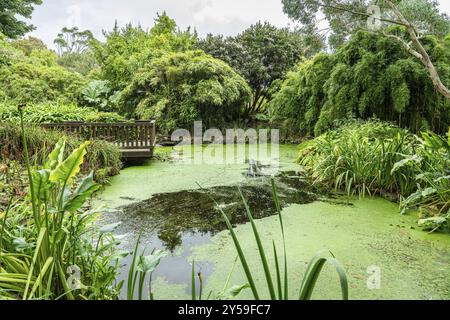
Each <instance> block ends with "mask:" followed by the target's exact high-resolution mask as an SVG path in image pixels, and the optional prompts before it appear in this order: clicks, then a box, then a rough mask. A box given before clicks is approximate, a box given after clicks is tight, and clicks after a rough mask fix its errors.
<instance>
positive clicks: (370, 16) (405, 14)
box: [282, 0, 450, 100]
mask: <svg viewBox="0 0 450 320" xmlns="http://www.w3.org/2000/svg"><path fill="white" fill-rule="evenodd" d="M282 2H283V10H284V12H285V13H287V14H288V15H289V17H291V18H292V19H295V20H298V21H299V22H300V23H302V24H303V25H305V26H308V27H309V28H310V29H311V30H316V31H317V28H318V27H317V24H318V19H319V18H320V17H321V16H322V17H325V19H326V20H328V23H329V28H326V29H327V31H331V35H330V37H329V43H330V44H331V45H332V46H336V45H339V44H342V43H343V42H344V41H345V40H346V39H347V38H348V36H349V35H350V34H352V33H354V32H355V31H356V30H358V29H363V28H369V29H370V30H371V31H376V32H379V33H383V34H385V35H388V36H389V37H391V38H392V39H395V40H396V41H398V42H399V43H401V44H402V46H403V47H404V49H405V50H406V51H407V52H408V53H409V54H411V55H413V56H414V57H416V58H417V59H418V60H419V61H420V62H421V63H422V65H423V66H424V67H425V68H426V70H427V72H428V75H429V77H430V78H431V80H432V82H433V85H434V87H435V89H436V90H437V91H438V92H439V93H440V94H442V95H443V96H444V97H446V98H447V99H449V100H450V90H449V89H448V87H447V85H446V84H444V83H443V82H442V80H441V78H440V76H439V74H438V71H437V68H436V66H435V65H434V63H433V61H432V59H431V58H430V56H429V54H428V52H427V51H426V50H425V48H424V46H423V44H422V42H421V39H422V38H423V36H425V35H437V36H444V35H445V34H447V33H448V32H450V22H449V17H448V16H447V15H446V14H442V13H440V12H439V8H438V6H439V3H438V2H437V1H436V0H359V1H354V0H282ZM393 26H395V28H393Z"/></svg>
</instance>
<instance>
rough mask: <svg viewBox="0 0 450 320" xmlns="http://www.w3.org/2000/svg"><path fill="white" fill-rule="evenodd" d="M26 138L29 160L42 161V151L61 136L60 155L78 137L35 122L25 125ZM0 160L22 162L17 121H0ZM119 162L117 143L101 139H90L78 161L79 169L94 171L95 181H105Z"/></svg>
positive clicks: (46, 151)
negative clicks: (82, 157)
mask: <svg viewBox="0 0 450 320" xmlns="http://www.w3.org/2000/svg"><path fill="white" fill-rule="evenodd" d="M26 133H27V134H26V140H27V144H28V147H29V152H30V154H31V155H32V160H33V162H36V163H39V164H42V163H43V162H44V160H45V155H46V154H49V153H50V152H51V150H53V148H54V147H55V146H56V144H57V143H58V141H59V140H60V139H61V138H64V139H65V141H66V148H65V153H64V155H65V156H67V155H68V154H69V153H70V152H72V151H73V150H75V149H76V148H77V147H78V146H79V145H80V144H81V143H82V141H81V140H80V139H79V138H77V137H74V136H69V135H66V134H62V133H61V132H56V131H50V130H45V129H42V128H40V127H38V126H35V125H27V127H26ZM0 141H2V142H3V143H2V144H1V145H0V163H3V165H6V166H7V167H9V164H10V161H11V160H15V161H17V163H19V164H24V152H23V151H24V149H23V143H22V138H21V133H20V128H19V126H18V125H17V124H14V123H11V122H3V123H0ZM121 166H122V163H121V160H120V150H119V148H118V147H116V146H114V145H112V144H110V143H107V142H105V141H101V140H95V141H92V143H91V145H90V147H89V150H88V152H87V154H86V159H85V162H84V163H83V164H82V167H81V170H82V172H83V173H88V172H91V171H94V178H95V180H96V181H97V182H99V183H105V182H106V181H107V179H108V177H110V176H113V175H116V174H118V173H119V171H120V168H121Z"/></svg>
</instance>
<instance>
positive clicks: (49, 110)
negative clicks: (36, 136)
mask: <svg viewBox="0 0 450 320" xmlns="http://www.w3.org/2000/svg"><path fill="white" fill-rule="evenodd" d="M19 118H20V117H19V111H18V110H17V106H16V105H15V104H12V103H0V120H1V121H12V122H14V123H19ZM24 121H25V122H26V123H57V122H65V121H86V122H108V123H113V122H122V121H124V118H123V117H122V116H120V115H119V114H117V113H114V112H97V111H96V110H95V109H91V108H81V107H78V106H76V105H75V104H58V103H45V104H36V105H28V106H27V108H25V110H24Z"/></svg>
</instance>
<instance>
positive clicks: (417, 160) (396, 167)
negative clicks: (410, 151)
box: [391, 155, 422, 174]
mask: <svg viewBox="0 0 450 320" xmlns="http://www.w3.org/2000/svg"><path fill="white" fill-rule="evenodd" d="M421 161H422V158H421V157H419V156H418V155H412V156H408V157H406V158H405V159H403V160H400V161H399V162H397V163H395V164H394V166H393V167H392V170H391V174H393V173H394V172H396V171H397V170H399V169H400V168H402V167H404V166H405V165H407V164H409V163H410V162H415V163H420V162H421Z"/></svg>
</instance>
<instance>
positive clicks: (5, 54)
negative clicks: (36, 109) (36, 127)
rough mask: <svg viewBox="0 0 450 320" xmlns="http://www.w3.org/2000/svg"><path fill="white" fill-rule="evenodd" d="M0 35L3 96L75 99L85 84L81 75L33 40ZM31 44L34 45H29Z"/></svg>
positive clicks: (12, 98)
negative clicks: (2, 37) (9, 39)
mask: <svg viewBox="0 0 450 320" xmlns="http://www.w3.org/2000/svg"><path fill="white" fill-rule="evenodd" d="M31 43H32V44H36V43H37V44H38V45H31V46H30V45H25V42H24V41H23V40H19V41H18V42H12V43H10V42H8V41H6V40H1V39H0V99H2V100H10V101H15V102H18V103H40V102H46V101H59V102H75V101H76V100H77V98H78V95H79V92H80V90H81V88H82V86H83V85H84V79H83V77H82V76H81V75H79V74H78V73H75V72H71V71H69V70H67V69H65V68H63V67H61V66H60V65H59V64H58V63H57V55H56V54H55V53H53V52H51V51H49V50H47V49H46V48H42V46H41V44H40V43H39V42H36V41H34V40H32V41H31ZM30 48H32V49H30Z"/></svg>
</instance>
